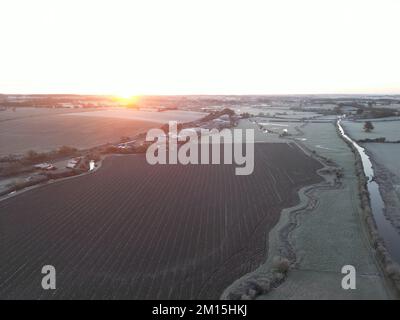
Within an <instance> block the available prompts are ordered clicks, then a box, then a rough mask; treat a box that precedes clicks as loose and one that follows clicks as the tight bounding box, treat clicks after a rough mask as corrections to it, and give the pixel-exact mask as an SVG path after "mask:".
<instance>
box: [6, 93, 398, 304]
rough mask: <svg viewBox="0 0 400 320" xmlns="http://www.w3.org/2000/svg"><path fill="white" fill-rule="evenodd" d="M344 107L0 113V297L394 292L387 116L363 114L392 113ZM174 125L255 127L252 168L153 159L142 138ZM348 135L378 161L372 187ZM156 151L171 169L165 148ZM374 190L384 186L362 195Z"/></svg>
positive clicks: (240, 104) (186, 103)
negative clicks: (46, 285) (50, 270)
mask: <svg viewBox="0 0 400 320" xmlns="http://www.w3.org/2000/svg"><path fill="white" fill-rule="evenodd" d="M26 99H27V101H28V102H29V101H31V100H29V98H26ZM47 99H48V100H50V101H52V104H53V103H55V102H54V101H53V100H54V99H55V100H56V101H57V99H59V98H53V97H51V96H50V97H48V98H47ZM63 99H65V98H63ZM74 99H78V98H74ZM84 99H85V98H84V97H79V101H81V100H84ZM87 99H89V98H87ZM90 99H91V100H90V101H92V103H95V101H96V100H94V99H95V98H93V97H90ZM103 99H104V97H102V98H99V101H103ZM343 99H344V98H342V97H317V98H316V97H307V98H305V97H293V96H290V97H284V96H283V97H277V96H273V97H268V96H265V97H260V96H239V97H236V96H234V97H231V96H216V97H208V96H206V97H202V96H188V97H185V99H183V98H182V97H168V98H165V97H147V98H143V101H142V102H141V104H137V105H131V106H125V105H121V106H115V105H110V106H108V105H107V103H108V102H107V101H106V102H101V103H99V104H100V106H97V105H96V106H90V107H82V106H81V105H79V104H77V105H75V104H76V103H75V104H74V103H73V101H74V100H72V102H71V103H70V104H68V105H70V107H68V108H65V107H54V106H51V107H49V106H41V107H33V106H29V107H27V106H20V105H18V106H12V107H10V106H8V105H7V106H5V107H4V109H3V111H1V112H0V144H1V150H0V156H1V157H0V158H1V162H0V213H1V214H0V250H1V255H0V265H1V269H0V271H1V272H0V298H2V299H139V300H142V299H144V300H153V299H169V300H181V299H192V300H193V299H227V300H249V299H254V300H265V299H266V300H268V299H392V298H395V297H397V291H396V290H397V287H396V286H398V281H397V276H398V274H400V273H397V270H398V269H397V263H398V260H397V259H398V252H399V246H398V245H397V243H398V242H397V239H398V238H397V231H396V229H398V226H399V220H398V214H397V212H398V210H397V208H398V205H399V204H398V179H399V174H398V169H399V168H398V164H397V162H396V159H397V157H396V155H397V154H398V150H397V146H398V145H399V144H398V141H399V140H400V136H399V135H398V130H397V129H398V128H397V122H398V118H397V116H396V115H395V113H396V112H397V109H396V108H394V107H393V108H390V110H391V111H390V112H391V113H393V116H392V117H381V118H372V119H373V120H372V123H373V127H374V129H373V130H371V131H370V132H367V131H366V130H364V125H365V122H367V121H370V119H371V116H370V115H371V114H372V113H373V112H384V113H385V114H386V113H387V112H388V111H387V109H389V108H387V109H386V108H378V107H376V108H372V109H371V108H369V107H363V105H364V104H368V100H364V99H365V98H363V97H362V98H360V97H359V98H352V99H354V100H351V102H350V103H349V104H351V107H348V108H347V107H346V103H347V102H343V101H347V100H343ZM377 99H378V98H377ZM45 101H47V100H45ZM84 101H85V100H84ZM93 101H94V102H93ZM354 101H356V102H354ZM378 101H379V100H378ZM24 103H26V102H24ZM63 103H64V104H65V102H63ZM382 103H383V102H382ZM355 104H356V105H357V106H358V108H359V109H360V110H365V111H363V112H365V115H362V116H360V112H357V111H356V110H357V109H354V107H352V106H353V105H355ZM71 106H72V107H71ZM382 110H383V111H382ZM169 121H174V122H175V123H176V125H177V127H178V126H179V128H182V129H185V128H186V129H189V131H191V132H192V133H193V132H195V133H196V136H197V135H198V133H199V132H200V133H201V132H202V131H201V130H217V132H220V131H221V130H225V129H227V131H226V132H227V133H231V134H232V138H234V137H235V135H234V132H235V130H239V131H240V132H241V133H243V132H247V130H250V131H251V132H252V136H253V137H254V168H253V171H252V172H250V174H248V175H236V169H237V167H236V165H237V164H236V163H235V162H233V163H232V161H231V162H228V163H224V161H223V160H224V159H225V157H226V156H227V154H225V153H222V150H220V151H221V160H222V162H221V163H214V162H213V163H212V164H200V163H189V164H183V163H179V162H178V163H168V162H167V163H165V164H150V163H149V161H148V158H147V156H148V154H147V151H148V149H147V148H150V147H151V146H152V145H150V144H149V143H148V141H146V139H145V138H146V133H147V132H148V131H149V130H150V129H157V130H161V132H162V137H167V138H165V139H167V140H168V141H169V142H168V143H170V142H171V140H172V139H173V137H174V136H175V137H176V138H177V139H178V137H180V136H181V134H180V133H173V132H171V131H170V130H171V127H169V126H168V122H169ZM341 128H342V130H344V131H343V132H342V133H341V131H340V129H341ZM343 128H344V129H343ZM214 134H215V131H214ZM345 135H348V136H349V137H350V138H349V139H350V140H351V141H353V143H355V144H357V143H358V144H360V146H362V147H363V148H365V151H366V152H367V154H368V156H369V158H370V159H371V160H372V163H373V168H372V169H374V170H375V175H374V178H373V179H372V178H371V179H370V181H365V180H363V179H366V178H368V177H369V176H368V174H369V173H368V172H367V171H365V172H363V169H364V170H367V169H368V167H367V165H366V164H365V163H364V162H363V161H365V159H364V158H361V160H360V158H359V157H358V156H357V152H356V151H355V150H354V149H352V147H351V145H350V144H349V141H348V140H346V138H345ZM382 137H384V138H385V139H384V140H382V139H381V138H382ZM382 141H383V142H382ZM181 143H183V141H181ZM229 143H232V145H233V146H234V145H235V143H234V140H232V141H229V139H228V140H224V141H223V143H222V144H221V147H226V144H229ZM243 143H244V146H245V145H246V143H247V141H243ZM183 145H185V143H183ZM244 146H243V149H241V153H242V154H241V156H242V157H243V156H244V154H243V152H245V153H246V152H247V151H248V150H247V148H244ZM357 146H358V145H357ZM181 147H182V146H180V148H181ZM212 148H213V146H210V150H209V151H212V150H213V149H212ZM156 149H157V150H158V151H157V154H158V155H159V154H160V152H161V150H163V148H159V146H157V148H156ZM233 149H234V148H233ZM165 150H166V151H168V159H170V157H171V153H170V152H171V150H174V149H173V147H171V146H170V145H169V144H168V145H166V147H165ZM228 150H229V149H228ZM198 151H199V150H198ZM231 151H232V150H231ZM186 152H187V151H186ZM233 154H234V155H236V152H235V151H234V150H233ZM369 158H368V159H369ZM231 160H232V158H231ZM235 160H236V158H235ZM372 169H371V170H372ZM375 182H378V184H379V189H377V190H378V192H373V191H371V190H372V189H368V190H365V189H362V188H364V187H366V186H370V184H371V183H375ZM367 194H369V196H366V195H367ZM380 194H382V199H381V200H380V201H381V202H377V200H376V198H375V196H377V195H380ZM378 200H379V198H378ZM377 203H378V204H381V203H382V204H383V205H384V210H383V211H382V212H380V211H379V212H376V208H380V207H379V206H378V205H377ZM388 230H390V233H388V232H387V231H388ZM47 265H50V266H52V267H54V269H55V270H56V271H57V290H43V288H42V286H41V285H40V283H41V281H42V279H43V273H42V272H40V271H41V268H42V267H43V266H47ZM345 265H351V266H354V267H355V268H356V270H357V272H358V275H357V288H358V289H357V290H343V288H342V287H341V285H340V283H341V281H342V278H343V273H342V267H343V266H345ZM315 279H319V281H316V280H315ZM387 283H390V286H389V285H388V284H387ZM38 284H39V285H38Z"/></svg>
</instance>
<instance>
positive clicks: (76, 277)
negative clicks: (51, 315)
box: [0, 143, 321, 299]
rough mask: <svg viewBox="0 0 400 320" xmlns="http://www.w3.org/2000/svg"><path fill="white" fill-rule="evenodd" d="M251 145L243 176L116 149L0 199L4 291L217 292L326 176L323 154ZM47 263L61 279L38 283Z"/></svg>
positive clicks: (125, 295) (260, 256) (252, 263)
mask: <svg viewBox="0 0 400 320" xmlns="http://www.w3.org/2000/svg"><path fill="white" fill-rule="evenodd" d="M255 151H256V153H255V172H254V173H255V174H254V175H250V176H248V177H240V178H237V177H236V176H235V175H234V172H233V171H234V170H233V167H232V166H227V165H205V166H195V165H189V166H181V165H178V166H175V167H171V166H155V167H152V166H150V165H148V164H147V163H146V161H145V159H144V157H143V156H142V155H133V156H119V157H118V156H112V157H109V158H107V159H106V160H105V161H104V163H103V165H102V167H101V168H100V169H99V170H98V171H96V172H95V173H94V174H91V175H87V176H84V177H77V178H75V179H72V180H67V181H63V182H59V183H54V184H51V185H48V186H44V187H41V188H38V189H34V190H31V191H27V192H25V193H23V194H21V195H20V196H17V197H13V198H10V199H7V200H5V201H2V202H1V203H0V211H1V212H2V216H1V223H2V225H3V226H5V225H7V228H4V229H3V230H2V232H1V244H2V255H1V266H2V273H1V276H0V284H1V285H0V296H1V297H2V298H10V299H16V298H22V299H32V298H44V299H46V298H60V299H62V298H67V299H68V298H79V299H81V298H82V299H91V298H99V299H115V298H122V299H196V298H203V299H217V298H219V296H220V295H221V293H222V291H223V289H224V288H225V287H227V286H228V285H229V284H230V283H232V282H233V281H234V280H235V279H236V278H238V277H240V276H242V275H244V274H246V273H248V272H250V271H251V270H253V269H255V268H256V267H257V266H258V265H259V264H260V263H262V261H263V260H264V259H265V257H266V254H267V252H268V250H267V248H268V243H267V241H266V234H267V232H268V230H270V229H271V228H272V227H273V226H274V225H275V224H276V223H277V221H278V220H279V213H280V211H281V210H282V209H283V208H285V207H290V206H293V205H295V204H296V203H297V201H298V196H297V191H298V190H299V189H300V188H301V187H303V186H305V185H309V184H313V183H316V182H318V181H320V179H321V178H320V177H319V176H318V175H317V174H316V170H317V169H318V168H320V167H321V165H320V163H319V162H318V161H316V160H313V159H311V158H309V157H308V156H306V155H305V154H304V153H303V152H302V151H301V149H299V148H298V147H297V146H296V145H294V144H287V143H281V144H271V145H269V144H257V145H256V150H255ZM39 199H40V201H38V200H39ZM43 263H51V264H52V265H54V266H56V268H57V270H58V274H59V276H58V283H59V284H58V285H59V287H60V288H64V289H60V290H57V292H56V293H49V294H47V293H46V292H43V291H42V290H41V289H40V288H38V287H37V282H38V281H40V274H36V272H35V270H36V269H37V268H38V267H39V266H40V265H42V264H43ZM16 266H24V267H23V268H20V269H16Z"/></svg>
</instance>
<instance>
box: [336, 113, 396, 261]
mask: <svg viewBox="0 0 400 320" xmlns="http://www.w3.org/2000/svg"><path fill="white" fill-rule="evenodd" d="M340 122H341V119H339V120H338V123H337V124H338V127H339V131H340V133H341V134H342V136H343V137H344V138H345V139H347V140H348V141H350V142H351V143H352V144H353V146H354V147H355V148H356V149H357V151H358V153H359V155H360V156H361V160H362V164H363V168H364V174H365V176H366V177H367V178H368V184H367V188H368V192H369V196H370V199H371V209H372V214H373V216H374V219H375V223H376V226H377V229H378V233H379V235H380V237H381V238H382V239H383V241H384V242H385V246H386V249H387V250H388V252H389V254H390V256H391V257H392V259H393V260H395V261H396V262H397V263H400V234H399V233H398V231H397V229H396V228H395V227H394V226H393V225H392V223H391V222H390V221H389V220H388V219H387V218H386V216H385V214H384V209H385V204H384V202H383V199H382V196H381V194H380V192H379V185H378V184H377V183H376V181H375V180H374V179H373V178H374V168H373V166H372V162H371V159H370V158H369V156H368V155H367V153H366V152H365V149H364V148H363V147H361V146H360V145H359V144H358V143H356V142H355V141H353V140H352V139H351V138H350V137H349V136H348V135H346V133H345V132H344V129H343V127H342V126H341V124H340Z"/></svg>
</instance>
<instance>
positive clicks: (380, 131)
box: [342, 120, 400, 141]
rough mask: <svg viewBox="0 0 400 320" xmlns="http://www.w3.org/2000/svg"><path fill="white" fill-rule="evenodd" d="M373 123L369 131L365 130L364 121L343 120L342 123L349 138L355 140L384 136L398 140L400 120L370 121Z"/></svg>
mask: <svg viewBox="0 0 400 320" xmlns="http://www.w3.org/2000/svg"><path fill="white" fill-rule="evenodd" d="M372 123H373V125H374V130H372V131H371V132H369V133H368V132H365V131H364V129H363V127H364V122H353V121H343V122H342V125H343V127H344V129H345V131H346V133H348V134H349V135H350V137H351V138H353V139H355V140H361V139H368V138H369V139H375V138H381V137H385V138H386V140H389V141H397V140H400V120H399V121H376V122H374V121H372Z"/></svg>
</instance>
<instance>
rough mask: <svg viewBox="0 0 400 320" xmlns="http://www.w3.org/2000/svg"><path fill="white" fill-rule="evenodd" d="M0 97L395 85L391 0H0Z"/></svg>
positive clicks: (374, 89)
mask: <svg viewBox="0 0 400 320" xmlns="http://www.w3.org/2000/svg"><path fill="white" fill-rule="evenodd" d="M0 13H1V14H0V39H1V45H0V93H81V94H115V95H121V96H129V95H140V94H310V93H314V94H318V93H372V94H373V93H378V94H383V93H389V94H390V93H400V41H399V32H400V19H399V13H400V1H398V0H376V1H369V0H360V1H358V0H332V1H329V0H270V1H269V0H260V1H258V0H243V1H236V0H198V1H193V0H159V1H155V0H137V1H135V0H127V1H123V0H107V1H102V0H93V1H92V0H35V1H32V0H26V1H23V0H1V1H0Z"/></svg>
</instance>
